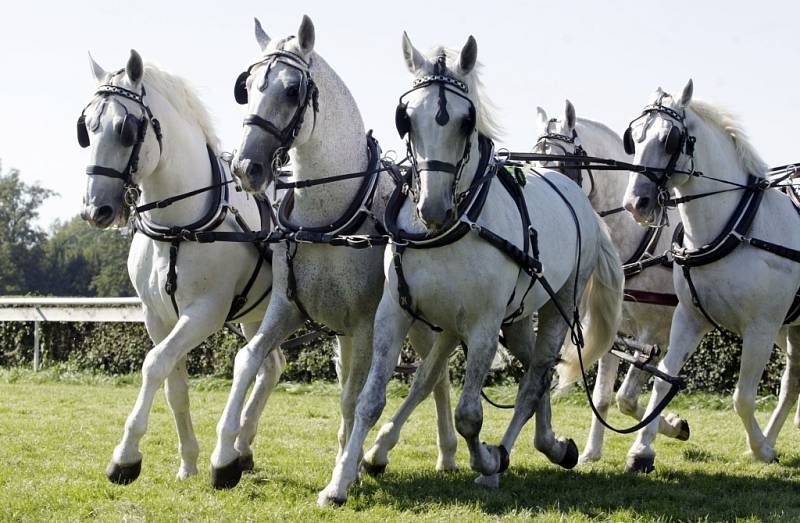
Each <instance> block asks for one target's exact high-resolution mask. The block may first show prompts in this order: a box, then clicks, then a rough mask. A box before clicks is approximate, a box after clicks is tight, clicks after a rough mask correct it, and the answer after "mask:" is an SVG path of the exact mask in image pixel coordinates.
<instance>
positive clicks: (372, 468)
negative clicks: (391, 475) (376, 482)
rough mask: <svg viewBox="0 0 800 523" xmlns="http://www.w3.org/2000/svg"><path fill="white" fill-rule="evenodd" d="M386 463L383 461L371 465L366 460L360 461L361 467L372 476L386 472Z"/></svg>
mask: <svg viewBox="0 0 800 523" xmlns="http://www.w3.org/2000/svg"><path fill="white" fill-rule="evenodd" d="M386 465H387V463H384V464H383V465H373V464H372V463H370V462H369V461H367V460H364V461H362V462H361V468H362V469H363V470H364V472H366V473H367V474H369V475H370V476H372V477H373V478H374V477H377V476H380V475H381V474H383V473H384V472H386Z"/></svg>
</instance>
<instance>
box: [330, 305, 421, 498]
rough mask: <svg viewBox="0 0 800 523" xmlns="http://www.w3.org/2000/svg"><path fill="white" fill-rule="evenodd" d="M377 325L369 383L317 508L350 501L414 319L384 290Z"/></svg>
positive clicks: (362, 393)
mask: <svg viewBox="0 0 800 523" xmlns="http://www.w3.org/2000/svg"><path fill="white" fill-rule="evenodd" d="M374 325H377V326H378V329H376V330H375V336H374V340H373V341H374V345H373V346H374V350H373V353H372V364H371V366H370V369H369V375H368V377H367V382H366V384H365V385H364V388H363V390H362V391H361V394H359V395H358V400H357V405H356V409H355V418H354V422H353V430H352V431H351V433H350V437H349V438H348V440H347V447H346V448H345V451H344V452H343V453H342V455H341V457H340V458H339V460H338V461H337V463H336V466H335V467H334V469H333V472H332V474H331V480H330V482H329V483H328V485H327V486H326V487H325V488H324V489H323V490H322V491H321V492H320V493H319V496H318V497H317V504H319V505H321V506H322V505H327V504H329V503H335V504H342V503H344V502H345V501H346V500H347V489H348V487H349V486H350V484H351V483H353V482H354V481H355V480H356V479H357V478H358V461H359V459H360V457H361V454H362V450H363V447H364V440H365V439H366V438H367V434H368V433H369V431H370V429H372V427H373V426H375V423H377V422H378V419H379V418H380V416H381V413H382V412H383V408H384V407H385V406H386V386H387V385H388V383H389V379H391V377H392V373H393V372H394V368H395V365H397V358H398V356H399V355H400V348H401V346H402V344H403V339H405V336H406V333H407V332H408V329H409V327H410V326H411V318H410V316H408V314H406V312H405V311H404V310H403V309H401V308H400V305H399V303H397V301H396V300H395V299H394V298H393V297H392V295H391V294H390V293H389V292H388V290H384V293H383V297H382V298H381V302H380V305H378V311H377V313H376V315H375V322H374Z"/></svg>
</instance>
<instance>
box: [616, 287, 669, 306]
mask: <svg viewBox="0 0 800 523" xmlns="http://www.w3.org/2000/svg"><path fill="white" fill-rule="evenodd" d="M623 294H624V298H623V299H624V300H625V301H628V302H633V303H646V304H649V305H665V306H667V307H675V306H676V305H678V297H677V296H676V295H674V294H666V293H663V292H651V291H640V290H638V289H624V290H623Z"/></svg>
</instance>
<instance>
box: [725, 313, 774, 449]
mask: <svg viewBox="0 0 800 523" xmlns="http://www.w3.org/2000/svg"><path fill="white" fill-rule="evenodd" d="M759 327H761V328H759V329H756V328H754V327H753V328H751V329H749V330H747V331H746V332H744V334H743V336H742V360H741V362H740V364H739V381H738V382H737V383H736V390H734V392H733V409H734V410H735V411H736V414H738V415H739V417H740V418H741V419H742V423H743V424H744V428H745V430H746V431H747V445H748V447H749V448H750V450H749V452H750V453H752V456H753V458H754V459H756V460H758V461H763V462H765V463H772V462H773V461H776V458H775V450H774V449H773V448H772V444H771V443H770V442H769V441H767V438H765V437H764V434H763V433H762V432H761V427H759V425H758V420H756V416H755V412H756V395H757V393H758V383H759V382H760V381H761V375H762V374H763V372H764V368H765V367H766V366H767V362H768V361H769V357H770V354H772V342H773V340H774V338H775V332H776V331H777V327H778V326H775V328H774V329H772V330H770V329H769V328H766V329H765V328H764V327H763V325H760V326H759ZM776 430H780V427H779V426H776ZM775 437H777V433H776V434H775Z"/></svg>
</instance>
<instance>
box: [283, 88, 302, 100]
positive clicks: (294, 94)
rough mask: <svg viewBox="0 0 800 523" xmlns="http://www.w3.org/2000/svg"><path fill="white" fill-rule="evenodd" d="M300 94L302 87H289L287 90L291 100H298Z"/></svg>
mask: <svg viewBox="0 0 800 523" xmlns="http://www.w3.org/2000/svg"><path fill="white" fill-rule="evenodd" d="M299 94H300V87H298V86H296V85H290V86H289V87H287V88H286V96H288V97H289V98H292V99H294V98H297V95H299Z"/></svg>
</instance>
